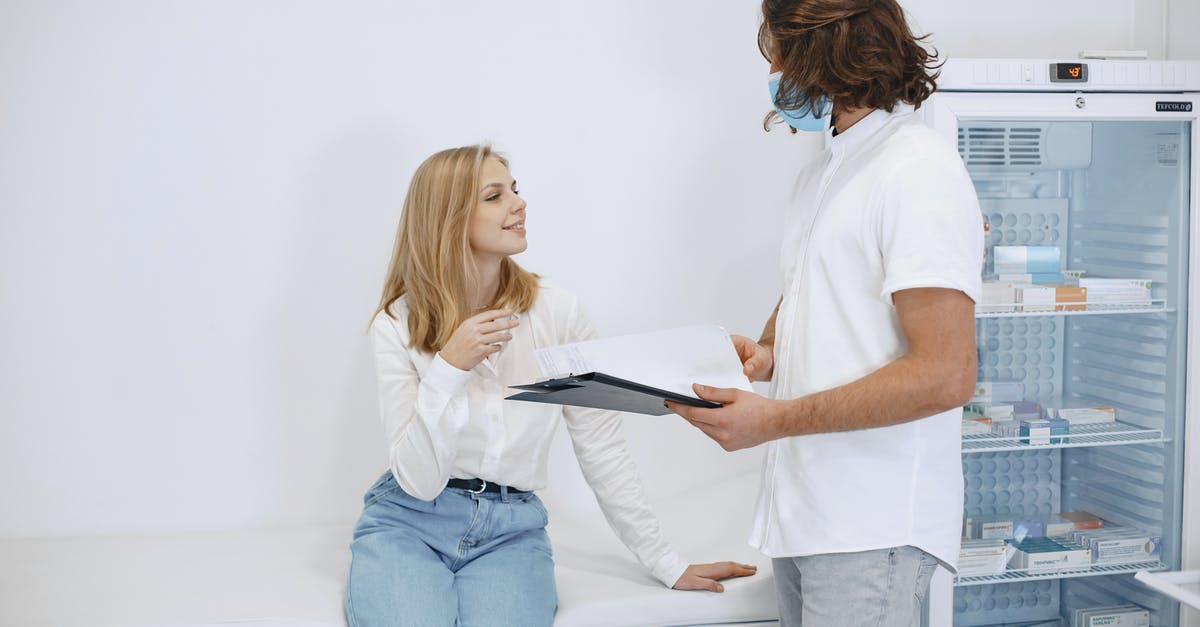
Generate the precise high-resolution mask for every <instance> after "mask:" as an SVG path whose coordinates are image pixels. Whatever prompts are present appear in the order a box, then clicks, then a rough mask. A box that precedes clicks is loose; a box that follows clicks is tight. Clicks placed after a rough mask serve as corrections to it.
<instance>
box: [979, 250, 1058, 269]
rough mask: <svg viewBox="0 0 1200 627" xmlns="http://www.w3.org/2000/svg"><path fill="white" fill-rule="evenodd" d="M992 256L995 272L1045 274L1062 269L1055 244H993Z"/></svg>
mask: <svg viewBox="0 0 1200 627" xmlns="http://www.w3.org/2000/svg"><path fill="white" fill-rule="evenodd" d="M992 258H993V260H994V261H995V263H994V269H995V271H996V274H1024V273H1029V274H1045V273H1058V272H1059V271H1061V270H1062V263H1061V261H1060V259H1061V254H1060V253H1059V249H1058V247H1057V246H995V247H993V248H992Z"/></svg>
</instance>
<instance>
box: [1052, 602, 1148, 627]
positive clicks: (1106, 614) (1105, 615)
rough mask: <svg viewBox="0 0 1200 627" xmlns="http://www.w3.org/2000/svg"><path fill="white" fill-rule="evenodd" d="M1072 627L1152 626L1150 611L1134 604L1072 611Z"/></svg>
mask: <svg viewBox="0 0 1200 627" xmlns="http://www.w3.org/2000/svg"><path fill="white" fill-rule="evenodd" d="M1071 627H1150V611H1149V610H1147V609H1146V608H1144V607H1141V606H1140V605H1132V604H1129V605H1110V606H1107V607H1085V608H1080V609H1077V610H1075V611H1073V612H1071Z"/></svg>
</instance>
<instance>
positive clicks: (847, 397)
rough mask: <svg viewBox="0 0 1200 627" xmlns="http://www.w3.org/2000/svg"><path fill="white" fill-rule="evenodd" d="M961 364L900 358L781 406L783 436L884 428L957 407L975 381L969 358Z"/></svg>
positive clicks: (780, 420)
mask: <svg viewBox="0 0 1200 627" xmlns="http://www.w3.org/2000/svg"><path fill="white" fill-rule="evenodd" d="M962 361H963V363H961V364H958V365H956V366H945V365H943V366H940V367H939V366H937V365H935V364H931V363H928V362H927V361H923V360H921V359H919V358H915V357H912V356H909V355H905V356H904V357H901V358H899V359H897V360H896V361H893V362H892V363H890V364H888V365H886V366H884V367H883V368H880V369H879V370H876V371H875V372H873V373H871V374H869V375H867V376H865V377H863V378H861V379H858V380H857V381H853V382H851V383H848V384H846V385H843V386H839V387H836V388H831V389H828V390H824V391H822V392H817V393H815V394H810V395H808V396H804V397H801V398H797V399H793V400H789V401H782V402H781V403H780V405H779V411H780V413H781V415H780V417H779V424H780V425H781V428H782V429H783V431H784V433H783V434H782V435H784V436H794V435H809V434H813V433H827V432H834V431H853V430H856V429H871V428H875V427H886V426H890V425H895V424H900V423H903V422H909V421H911V420H917V419H919V418H925V417H927V416H932V415H934V414H938V413H941V412H943V411H946V410H949V409H953V408H955V407H961V406H962V405H963V404H965V403H966V402H967V401H968V400H969V394H967V395H964V393H963V390H964V389H966V390H969V389H971V388H972V387H973V385H974V380H975V364H974V357H973V356H972V357H971V359H970V360H969V361H970V363H966V362H967V360H966V359H964V360H962Z"/></svg>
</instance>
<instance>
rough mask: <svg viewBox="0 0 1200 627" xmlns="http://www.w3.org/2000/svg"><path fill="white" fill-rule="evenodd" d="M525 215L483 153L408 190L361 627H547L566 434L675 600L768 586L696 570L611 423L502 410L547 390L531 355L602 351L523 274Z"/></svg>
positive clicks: (382, 375) (362, 548) (354, 617)
mask: <svg viewBox="0 0 1200 627" xmlns="http://www.w3.org/2000/svg"><path fill="white" fill-rule="evenodd" d="M526 246H527V243H526V239H525V201H524V200H523V199H521V197H520V196H519V195H518V192H517V184H516V181H515V180H513V178H512V176H511V175H510V174H509V171H508V162H507V161H505V160H504V158H503V157H501V156H500V155H498V154H496V153H494V152H492V151H491V149H490V148H488V147H487V146H468V147H465V148H456V149H452V150H446V151H442V152H439V153H437V154H435V155H433V156H432V157H430V158H429V159H427V160H426V161H425V163H423V164H422V165H421V167H420V168H418V169H417V172H416V174H414V175H413V180H412V184H411V185H410V187H409V190H408V196H407V198H406V199H405V201H404V210H403V213H402V215H401V217H400V228H399V232H398V233H397V235H396V246H395V250H394V252H393V255H392V261H391V264H390V267H389V268H388V273H387V279H386V281H385V283H384V289H383V297H382V299H381V300H380V303H379V309H378V310H377V312H376V316H375V319H374V321H373V323H372V325H371V336H372V341H373V344H374V348H375V360H376V370H377V374H378V379H379V398H380V406H381V410H382V413H383V421H384V425H385V428H386V431H387V437H388V445H389V459H390V469H389V470H388V472H386V473H384V475H383V476H382V477H381V478H380V479H379V480H378V481H377V482H376V484H375V485H374V486H372V487H371V489H370V490H368V491H367V494H366V495H365V496H364V503H365V507H364V509H363V513H362V517H361V518H360V519H359V523H358V526H357V527H356V528H355V531H354V541H353V543H352V544H351V552H352V554H353V559H352V561H351V566H350V576H349V583H348V586H347V593H346V614H347V617H348V619H349V622H350V625H351V627H368V626H371V625H394V624H411V625H453V624H459V625H477V624H489V625H550V624H551V623H552V622H553V620H554V611H555V608H556V606H557V597H556V594H555V589H554V567H553V562H552V559H551V549H550V542H549V538H548V537H547V535H546V530H545V526H546V524H547V516H546V510H545V508H544V507H543V506H542V503H541V501H540V500H539V499H538V497H537V496H535V495H534V493H533V490H535V489H539V488H542V487H544V486H545V485H546V459H547V454H548V452H549V448H550V441H551V439H552V436H553V435H554V432H555V430H556V429H557V427H558V423H559V421H560V420H561V421H563V422H565V423H566V425H567V429H568V431H569V432H570V435H571V439H572V441H573V443H574V447H575V452H576V455H577V457H578V460H579V464H580V467H581V468H582V469H583V473H584V476H585V478H586V479H587V481H588V483H589V484H590V485H591V487H592V490H593V491H594V492H595V493H596V498H597V500H598V501H599V503H600V505H601V508H602V510H603V511H604V514H605V517H606V518H607V519H608V521H609V523H610V524H611V526H612V527H613V529H614V530H615V531H616V532H617V535H618V536H619V537H620V539H621V540H622V542H624V543H625V545H626V546H627V547H629V549H630V550H631V551H632V552H633V553H634V555H636V556H637V558H638V560H639V561H640V562H641V563H642V564H643V565H644V566H645V567H646V568H647V569H648V570H649V571H650V572H651V573H653V574H654V576H655V577H656V578H657V579H659V580H660V581H662V582H663V583H664V584H665V585H668V586H671V587H674V588H677V589H683V590H712V591H715V592H720V591H721V590H722V589H723V587H722V586H721V584H720V583H718V580H720V579H724V578H727V577H740V576H747V575H751V574H753V573H754V572H755V567H754V566H748V565H742V564H735V563H732V562H721V563H716V564H693V565H690V566H689V565H687V564H686V563H685V562H684V561H683V560H682V559H681V558H680V557H679V556H678V555H677V554H676V553H675V552H674V551H673V550H671V548H670V547H669V546H668V545H667V543H666V542H665V541H664V540H663V538H662V533H661V531H660V529H659V524H658V521H657V519H656V518H655V517H654V515H653V514H652V513H651V512H650V509H649V506H648V505H647V503H646V499H645V496H644V493H643V490H642V486H641V484H640V482H639V480H638V478H637V476H636V474H635V469H634V465H633V462H632V460H631V459H630V456H629V453H628V452H627V451H626V449H625V444H624V441H623V440H622V438H621V436H620V419H619V416H618V414H615V413H613V412H607V411H601V410H595V409H585V408H577V407H562V406H555V405H545V404H541V403H536V404H535V403H519V402H514V401H509V402H505V401H504V400H503V398H504V396H505V395H506V394H507V389H508V386H509V385H514V384H521V383H528V382H529V381H531V380H533V379H534V378H536V377H538V376H539V372H538V370H537V364H536V361H535V359H534V350H535V349H538V348H542V347H546V346H553V345H557V344H563V343H566V342H577V341H581V340H587V339H591V338H593V337H595V335H596V334H595V331H594V330H593V329H592V326H591V324H590V323H589V322H588V320H587V318H586V317H585V316H584V314H583V312H582V311H580V308H579V305H578V303H577V302H576V300H575V298H574V297H573V296H572V295H571V294H569V293H567V292H565V291H563V290H561V289H558V288H555V287H551V286H548V285H546V284H543V283H541V282H540V281H539V279H538V277H537V276H536V275H533V274H530V273H529V272H527V271H525V270H523V269H522V268H521V267H520V266H518V265H517V264H516V262H514V261H513V260H512V259H510V256H511V255H515V254H517V253H520V252H522V251H524V250H525V248H526Z"/></svg>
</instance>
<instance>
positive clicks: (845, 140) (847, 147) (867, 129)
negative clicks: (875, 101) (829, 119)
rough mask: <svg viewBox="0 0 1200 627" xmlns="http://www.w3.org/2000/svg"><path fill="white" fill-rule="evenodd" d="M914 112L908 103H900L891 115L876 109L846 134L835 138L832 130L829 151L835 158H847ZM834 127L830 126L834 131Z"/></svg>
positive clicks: (843, 133) (845, 132) (839, 134)
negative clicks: (891, 123) (873, 137)
mask: <svg viewBox="0 0 1200 627" xmlns="http://www.w3.org/2000/svg"><path fill="white" fill-rule="evenodd" d="M913 111H914V109H913V106H912V105H910V104H907V103H903V102H898V103H896V106H895V107H893V108H892V111H891V112H890V113H889V112H888V111H886V110H884V109H876V110H874V111H872V112H870V113H868V114H867V115H866V117H864V118H863V119H861V120H859V121H858V122H855V123H854V126H851V127H850V128H848V129H846V130H845V131H844V132H841V133H838V134H837V136H833V132H832V130H830V131H829V151H830V152H831V153H833V156H834V157H835V158H841V157H845V156H846V155H849V154H853V153H855V152H857V151H858V149H859V148H860V147H862V145H863V144H865V143H866V142H867V140H868V139H870V138H871V137H872V136H874V135H875V134H876V133H878V132H879V131H880V129H882V128H883V127H885V126H887V125H888V123H889V122H891V121H892V120H894V119H896V118H898V117H900V116H904V115H909V114H911V113H912V112H913ZM832 128H833V126H832V125H831V126H830V129H832Z"/></svg>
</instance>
